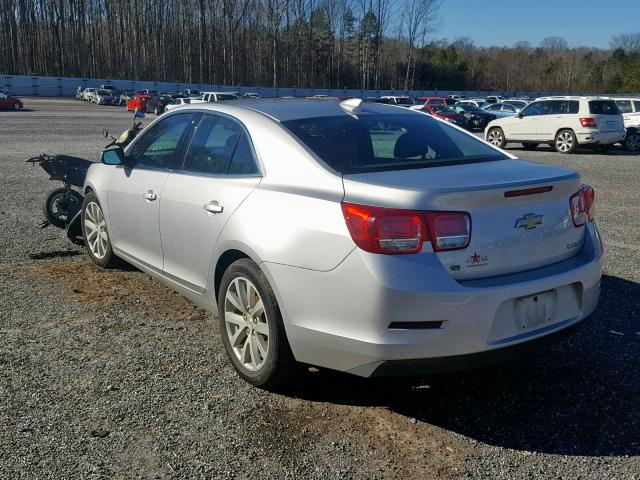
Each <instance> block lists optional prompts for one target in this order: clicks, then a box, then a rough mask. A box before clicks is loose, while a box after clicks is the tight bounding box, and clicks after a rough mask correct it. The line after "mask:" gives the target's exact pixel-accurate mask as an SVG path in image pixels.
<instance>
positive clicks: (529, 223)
mask: <svg viewBox="0 0 640 480" xmlns="http://www.w3.org/2000/svg"><path fill="white" fill-rule="evenodd" d="M538 225H542V215H536V214H535V213H527V214H526V215H525V216H524V217H522V218H519V219H517V220H516V227H515V228H524V229H525V230H531V229H532V228H536V227H537V226H538Z"/></svg>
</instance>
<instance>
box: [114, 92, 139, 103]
mask: <svg viewBox="0 0 640 480" xmlns="http://www.w3.org/2000/svg"><path fill="white" fill-rule="evenodd" d="M141 94H142V93H141V92H137V91H136V92H120V97H118V105H126V104H127V102H128V101H129V100H131V98H132V97H133V96H134V95H141Z"/></svg>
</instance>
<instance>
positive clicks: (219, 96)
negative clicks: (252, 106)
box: [202, 92, 238, 103]
mask: <svg viewBox="0 0 640 480" xmlns="http://www.w3.org/2000/svg"><path fill="white" fill-rule="evenodd" d="M226 100H238V96H237V95H236V94H235V93H231V92H202V102H206V103H213V102H224V101H226Z"/></svg>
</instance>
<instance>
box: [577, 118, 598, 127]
mask: <svg viewBox="0 0 640 480" xmlns="http://www.w3.org/2000/svg"><path fill="white" fill-rule="evenodd" d="M580 125H582V126H583V127H584V128H596V126H597V125H596V119H595V118H592V117H583V118H581V119H580Z"/></svg>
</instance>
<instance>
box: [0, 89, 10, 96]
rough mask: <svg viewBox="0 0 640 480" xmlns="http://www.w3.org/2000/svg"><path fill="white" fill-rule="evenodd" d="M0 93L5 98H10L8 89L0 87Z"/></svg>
mask: <svg viewBox="0 0 640 480" xmlns="http://www.w3.org/2000/svg"><path fill="white" fill-rule="evenodd" d="M0 93H2V94H4V95H5V96H7V97H10V96H11V92H10V91H9V89H8V88H5V87H0Z"/></svg>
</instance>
